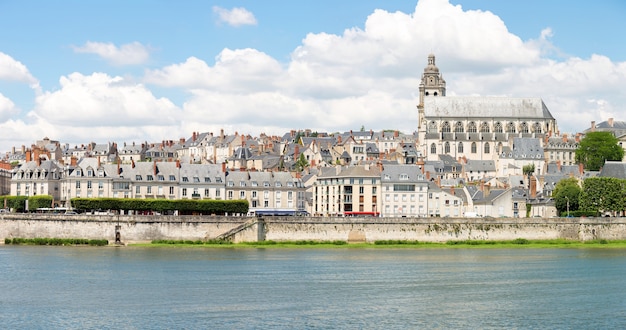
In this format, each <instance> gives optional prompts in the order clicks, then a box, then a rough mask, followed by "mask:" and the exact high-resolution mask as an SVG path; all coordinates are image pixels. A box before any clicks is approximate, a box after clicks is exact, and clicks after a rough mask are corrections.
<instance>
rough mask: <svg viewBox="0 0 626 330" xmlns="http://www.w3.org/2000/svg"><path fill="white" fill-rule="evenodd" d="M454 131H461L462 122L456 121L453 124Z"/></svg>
mask: <svg viewBox="0 0 626 330" xmlns="http://www.w3.org/2000/svg"><path fill="white" fill-rule="evenodd" d="M454 132H455V133H463V123H462V122H460V121H457V122H456V124H454Z"/></svg>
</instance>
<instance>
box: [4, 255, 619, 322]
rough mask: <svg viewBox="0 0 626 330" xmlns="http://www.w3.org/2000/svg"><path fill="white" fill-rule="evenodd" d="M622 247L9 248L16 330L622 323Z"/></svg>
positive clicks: (9, 293)
mask: <svg viewBox="0 0 626 330" xmlns="http://www.w3.org/2000/svg"><path fill="white" fill-rule="evenodd" d="M625 275H626V250H625V249H533V248H524V249H451V248H440V249H439V248H435V249H412V248H408V249H388V248H371V249H370V248H357V249H353V248H334V249H324V248H309V249H307V248H305V249H288V248H269V249H255V248H174V247H173V248H141V247H121V248H115V247H40V246H0V276H2V281H0V320H1V321H0V322H1V324H2V327H3V328H6V329H268V328H271V329H433V328H434V329H452V328H454V329H477V328H480V329H502V328H508V329H512V328H518V329H522V328H523V329H532V328H534V329H590V328H593V329H618V328H626V276H625Z"/></svg>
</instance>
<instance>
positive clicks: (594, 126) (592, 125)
mask: <svg viewBox="0 0 626 330" xmlns="http://www.w3.org/2000/svg"><path fill="white" fill-rule="evenodd" d="M595 130H596V121H595V120H592V121H591V131H592V132H594V131H595Z"/></svg>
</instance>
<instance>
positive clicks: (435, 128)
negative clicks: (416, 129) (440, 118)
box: [428, 121, 437, 133]
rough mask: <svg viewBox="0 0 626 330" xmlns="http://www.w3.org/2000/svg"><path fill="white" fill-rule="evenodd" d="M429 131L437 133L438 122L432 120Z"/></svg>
mask: <svg viewBox="0 0 626 330" xmlns="http://www.w3.org/2000/svg"><path fill="white" fill-rule="evenodd" d="M428 133H437V123H435V122H434V121H431V122H430V124H428Z"/></svg>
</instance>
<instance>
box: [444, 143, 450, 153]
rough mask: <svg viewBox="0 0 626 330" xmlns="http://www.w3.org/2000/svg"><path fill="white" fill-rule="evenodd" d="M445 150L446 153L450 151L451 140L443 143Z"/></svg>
mask: <svg viewBox="0 0 626 330" xmlns="http://www.w3.org/2000/svg"><path fill="white" fill-rule="evenodd" d="M443 152H444V153H446V154H449V153H450V142H448V141H446V143H444V144H443Z"/></svg>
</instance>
